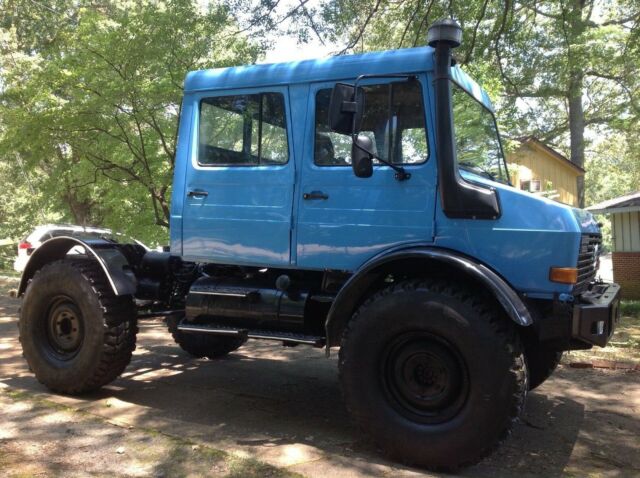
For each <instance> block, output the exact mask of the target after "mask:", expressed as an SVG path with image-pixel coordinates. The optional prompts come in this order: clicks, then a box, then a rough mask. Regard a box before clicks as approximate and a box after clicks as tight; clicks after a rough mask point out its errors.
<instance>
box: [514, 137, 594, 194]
mask: <svg viewBox="0 0 640 478" xmlns="http://www.w3.org/2000/svg"><path fill="white" fill-rule="evenodd" d="M519 141H520V146H519V147H518V148H517V149H516V150H515V151H514V152H513V153H511V154H508V155H507V162H508V163H509V174H510V176H511V183H512V184H513V185H514V186H515V187H517V188H520V189H523V190H525V191H530V192H532V193H535V194H541V195H544V196H546V197H548V198H550V199H555V200H556V201H558V202H561V203H564V204H569V205H571V206H578V177H580V176H584V169H582V168H581V167H579V166H576V165H575V164H573V163H572V162H571V161H569V159H567V158H566V157H565V156H563V155H562V154H560V153H559V152H558V151H556V150H555V149H553V148H550V147H549V146H547V145H546V144H544V143H543V142H542V141H540V140H539V139H537V138H535V137H533V136H527V137H525V138H521V139H520V140H519Z"/></svg>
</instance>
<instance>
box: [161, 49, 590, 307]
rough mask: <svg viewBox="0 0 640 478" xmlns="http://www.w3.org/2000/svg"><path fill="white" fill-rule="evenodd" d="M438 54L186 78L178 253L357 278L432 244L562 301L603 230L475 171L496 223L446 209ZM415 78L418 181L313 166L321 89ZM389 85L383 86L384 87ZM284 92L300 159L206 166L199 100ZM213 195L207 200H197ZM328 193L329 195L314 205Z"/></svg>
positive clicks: (457, 77) (176, 193)
mask: <svg viewBox="0 0 640 478" xmlns="http://www.w3.org/2000/svg"><path fill="white" fill-rule="evenodd" d="M432 54H433V50H432V49H431V48H428V47H424V48H413V49H407V50H396V51H389V52H377V53H367V54H363V55H353V56H341V57H334V58H328V59H322V60H314V61H303V62H294V63H282V64H273V65H254V66H246V67H237V68H224V69H216V70H206V71H198V72H192V73H189V74H188V75H187V78H186V80H185V97H184V103H183V109H182V115H181V119H180V133H179V140H178V153H177V155H176V167H175V177H174V186H173V196H172V205H171V250H172V251H173V253H174V254H178V255H181V256H183V257H184V258H185V259H188V260H199V261H212V262H219V263H224V264H241V265H242V264H244V265H254V266H262V267H289V268H299V269H319V270H321V269H340V270H347V271H355V270H357V269H359V268H360V267H361V266H362V264H364V263H365V262H366V261H367V260H368V259H370V258H372V257H373V256H375V255H377V254H380V253H382V252H384V251H385V250H387V249H392V248H395V247H397V246H398V245H400V244H417V243H420V244H425V243H426V244H432V245H433V246H434V247H440V248H445V249H451V250H455V251H458V252H460V253H463V254H465V255H467V256H469V257H471V258H473V259H475V260H476V261H477V262H480V263H482V264H484V265H486V266H487V267H489V268H491V269H492V270H494V271H495V272H496V273H498V274H499V275H501V276H502V277H503V278H504V279H505V280H506V281H507V282H508V283H509V284H511V286H512V287H513V288H514V289H515V290H517V291H518V292H521V293H525V294H528V295H530V296H532V297H540V298H551V297H553V295H554V294H557V293H563V292H570V291H571V286H567V285H562V284H556V283H552V282H550V281H549V279H548V275H549V268H550V267H554V266H555V267H575V265H576V262H577V255H578V249H579V244H580V235H581V234H582V233H585V232H598V227H597V225H596V223H595V221H594V220H593V217H592V216H591V214H589V213H587V212H585V211H580V210H577V209H573V208H571V207H569V206H565V205H562V204H559V203H556V202H554V201H551V200H547V199H544V198H541V197H539V196H534V195H532V194H529V193H526V192H523V191H519V190H517V189H515V188H513V187H511V186H508V185H504V184H500V183H496V182H493V181H491V180H488V179H485V178H482V177H478V176H475V175H473V174H470V173H462V174H463V177H465V178H466V179H468V180H472V181H475V182H479V183H484V184H490V185H491V186H493V187H494V188H496V189H497V192H498V196H499V200H500V204H501V208H502V215H501V217H500V218H499V219H497V220H471V219H468V220H467V219H450V218H447V217H446V216H445V215H444V214H443V213H442V209H441V207H440V205H439V199H438V193H437V163H436V154H435V153H436V152H435V144H434V138H435V131H434V129H433V128H434V126H433V125H434V116H433V115H434V112H433V93H432V87H431V76H430V75H431V69H432V63H433V62H432V56H433V55H432ZM392 73H409V74H415V75H416V76H417V77H418V79H419V81H420V82H421V85H422V89H423V93H424V104H425V111H426V119H427V140H428V144H429V149H430V156H429V159H428V160H427V161H426V162H425V163H423V164H419V165H412V166H409V167H408V168H407V169H408V170H410V172H411V174H412V177H411V179H410V180H408V181H403V182H400V181H397V180H395V179H394V174H393V171H392V170H390V169H389V168H388V167H386V166H376V167H375V168H374V169H375V170H374V174H373V176H372V177H371V178H368V179H361V178H356V177H355V175H354V174H353V172H352V171H351V168H349V167H340V166H330V167H327V166H316V165H315V164H314V163H313V151H314V144H313V143H314V115H315V93H316V92H317V90H318V89H320V88H328V87H331V86H332V85H333V84H334V83H335V82H336V81H347V82H349V81H353V80H354V79H355V78H356V77H358V76H359V75H361V74H380V75H383V74H392ZM452 77H453V79H454V81H456V82H457V83H458V84H459V85H460V86H462V87H463V88H464V89H466V90H467V91H469V92H470V93H471V94H472V95H473V96H474V97H475V98H476V99H478V100H479V101H481V102H482V103H484V104H485V105H486V106H487V107H488V108H490V109H491V110H493V106H492V105H491V102H490V100H489V98H488V96H487V94H486V93H485V92H484V91H483V90H482V89H481V88H480V87H479V86H478V85H477V84H476V83H475V82H474V81H473V80H472V79H471V78H470V77H469V76H468V75H466V74H465V73H464V72H463V71H462V70H460V69H459V68H458V67H454V68H452ZM385 81H388V80H379V81H376V82H377V83H382V82H385ZM260 91H271V92H273V91H280V92H283V93H285V96H286V107H287V122H288V125H289V126H288V128H287V130H288V139H289V152H290V159H289V162H288V163H287V164H286V165H282V166H266V167H265V166H261V167H235V168H230V167H217V168H206V169H205V168H199V167H198V166H197V162H196V161H195V151H196V150H197V144H198V138H197V131H198V125H197V123H198V103H199V101H200V99H202V98H203V97H207V96H216V95H228V94H229V95H231V94H237V93H239V92H260ZM192 189H205V190H207V191H208V192H209V196H208V197H207V198H205V199H202V198H200V199H194V198H187V196H186V195H187V192H188V190H192ZM311 191H322V192H323V193H325V194H327V195H328V196H329V198H328V199H326V200H320V201H305V200H303V199H302V196H303V194H304V193H305V192H311Z"/></svg>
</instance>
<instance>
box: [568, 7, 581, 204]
mask: <svg viewBox="0 0 640 478" xmlns="http://www.w3.org/2000/svg"><path fill="white" fill-rule="evenodd" d="M584 8H585V0H573V2H572V7H571V11H570V13H569V36H568V38H567V42H568V44H567V53H568V60H569V88H568V91H567V93H568V100H569V135H570V140H571V162H573V163H574V164H575V165H576V166H579V167H581V168H584V128H585V120H584V108H583V105H582V93H583V89H584V72H583V69H582V58H581V56H582V55H581V53H580V51H579V50H578V51H575V50H574V49H573V48H572V46H573V45H575V44H580V41H579V40H578V39H579V38H580V37H581V35H582V34H583V33H584V31H585V29H586V22H585V20H584V19H583V10H584ZM576 186H577V191H578V206H579V207H584V176H578V178H577V180H576Z"/></svg>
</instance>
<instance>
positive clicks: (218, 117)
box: [198, 93, 289, 166]
mask: <svg viewBox="0 0 640 478" xmlns="http://www.w3.org/2000/svg"><path fill="white" fill-rule="evenodd" d="M284 111H285V108H284V96H283V95H282V94H281V93H259V94H254V95H234V96H217V97H213V98H204V99H203V100H202V101H201V102H200V123H199V134H198V138H199V145H198V164H200V165H201V166H262V165H270V164H276V165H277V164H285V163H286V162H287V161H288V160H289V146H288V143H287V130H286V120H285V114H284Z"/></svg>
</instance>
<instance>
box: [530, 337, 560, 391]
mask: <svg viewBox="0 0 640 478" xmlns="http://www.w3.org/2000/svg"><path fill="white" fill-rule="evenodd" d="M526 355H527V367H528V368H529V390H533V389H534V388H537V387H539V386H540V385H542V384H543V383H544V382H545V381H546V380H547V379H548V378H549V377H551V375H552V374H553V372H554V371H555V370H556V368H558V365H559V364H560V360H561V359H562V351H561V350H557V349H554V348H551V347H546V346H544V345H540V344H536V345H533V346H531V347H528V348H527V350H526Z"/></svg>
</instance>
